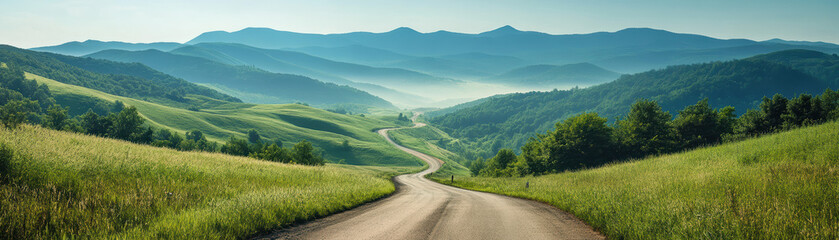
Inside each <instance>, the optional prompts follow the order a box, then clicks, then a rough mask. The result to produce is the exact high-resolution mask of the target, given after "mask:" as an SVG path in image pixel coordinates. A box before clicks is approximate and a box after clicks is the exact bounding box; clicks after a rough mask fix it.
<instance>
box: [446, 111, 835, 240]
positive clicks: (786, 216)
mask: <svg viewBox="0 0 839 240" xmlns="http://www.w3.org/2000/svg"><path fill="white" fill-rule="evenodd" d="M837 136H839V122H831V123H826V124H823V125H820V126H815V127H808V128H801V129H797V130H793V131H789V132H784V133H779V134H774V135H769V136H765V137H761V138H756V139H751V140H747V141H742V142H737V143H731V144H725V145H720V146H714V147H707V148H702V149H697V150H694V151H689V152H684V153H679V154H672V155H664V156H660V157H653V158H648V159H644V160H638V161H634V162H629V163H621V164H614V165H610V166H606V167H601V168H596V169H590V170H583V171H577V172H565V173H560V174H552V175H545V176H539V177H523V178H473V177H461V178H459V179H457V178H456V181H455V184H456V185H457V186H460V187H464V188H469V189H475V190H480V191H488V192H495V193H501V194H505V195H511V196H517V197H523V198H529V199H534V200H538V201H544V202H547V203H549V204H552V205H554V206H556V207H558V208H560V209H563V210H566V211H569V212H571V213H573V214H574V215H575V216H577V217H579V218H581V219H582V220H584V221H586V222H587V223H589V224H591V225H592V226H594V227H595V228H597V229H598V230H600V232H602V233H604V234H605V235H606V236H607V237H609V238H614V239H796V238H802V239H836V238H837V237H839V228H837V227H836V226H837V224H836V223H837V222H839V174H837V173H839V171H837V170H839V168H838V167H839V138H837ZM436 180H438V181H439V182H441V183H448V181H446V180H447V179H446V178H441V179H436ZM528 183H529V185H530V187H529V188H525V185H526V184H528Z"/></svg>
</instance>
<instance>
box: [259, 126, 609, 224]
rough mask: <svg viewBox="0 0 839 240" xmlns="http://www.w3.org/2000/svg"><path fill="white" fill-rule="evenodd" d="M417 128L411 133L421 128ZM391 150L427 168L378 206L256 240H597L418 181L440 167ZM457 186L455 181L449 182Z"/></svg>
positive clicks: (563, 217)
mask: <svg viewBox="0 0 839 240" xmlns="http://www.w3.org/2000/svg"><path fill="white" fill-rule="evenodd" d="M422 126H424V124H422V123H417V124H415V126H414V127H422ZM389 130H392V129H382V130H379V134H381V135H382V136H384V137H385V138H386V139H387V140H388V141H389V142H390V143H391V144H393V145H396V147H398V148H399V149H401V150H402V151H405V152H408V153H410V154H412V155H414V156H417V157H419V158H421V159H422V160H423V161H425V162H427V163H428V164H429V168H428V169H427V170H425V171H422V172H420V173H415V174H406V175H400V176H397V177H396V178H395V181H396V184H397V192H396V193H395V194H394V195H392V196H390V197H388V198H385V199H383V200H380V201H376V202H374V203H370V204H366V205H363V206H361V207H358V208H356V209H353V210H350V211H347V212H343V213H339V214H335V215H332V216H329V217H326V218H323V219H319V220H316V221H313V222H310V223H307V224H304V225H300V226H296V227H292V228H290V229H285V230H281V231H278V232H275V233H272V234H271V235H269V236H264V237H260V238H268V239H603V236H602V235H600V234H599V233H597V232H595V231H594V230H592V229H591V227H589V226H587V225H586V224H585V223H583V222H581V221H580V220H578V219H577V218H575V217H574V216H572V215H571V214H568V213H565V212H563V211H560V210H558V209H556V208H554V207H552V206H550V205H547V204H544V203H539V202H535V201H529V200H524V199H518V198H511V197H506V196H501V195H496V194H491V193H483V192H475V191H470V190H464V189H460V188H455V187H450V186H446V185H443V184H439V183H436V182H433V181H431V180H428V179H426V178H424V177H423V176H424V175H426V174H428V173H431V172H434V171H435V170H437V169H439V168H440V165H441V161H440V160H438V159H436V158H434V157H431V156H428V155H425V154H422V153H420V152H417V151H414V150H412V149H408V148H405V147H403V146H399V145H398V144H396V143H394V142H393V141H392V140H391V139H390V138H389V137H388V136H387V132H388V131H389ZM455 181H457V179H455Z"/></svg>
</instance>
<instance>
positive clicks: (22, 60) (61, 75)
mask: <svg viewBox="0 0 839 240" xmlns="http://www.w3.org/2000/svg"><path fill="white" fill-rule="evenodd" d="M0 62H6V63H9V64H12V65H14V66H15V67H17V68H20V69H22V70H24V71H27V72H30V73H33V74H38V75H41V76H44V77H48V78H51V79H55V80H57V81H60V82H63V83H68V84H73V85H78V86H83V87H86V88H91V89H96V90H99V91H103V92H106V93H110V94H114V95H119V96H125V97H131V98H138V99H147V100H148V101H151V102H156V103H161V104H165V105H169V106H178V107H184V108H185V107H187V106H193V105H203V104H206V103H208V102H213V101H232V102H239V99H236V98H234V97H231V96H229V95H225V94H222V93H219V92H217V91H215V90H212V89H210V88H207V87H203V86H198V85H196V84H194V83H190V82H187V81H185V80H183V79H179V78H175V77H172V76H169V75H166V74H163V73H161V72H158V71H155V70H153V69H150V68H148V67H146V66H143V65H140V64H126V63H117V62H112V61H104V60H97V59H90V58H78V57H70V56H63V55H57V54H52V53H41V52H35V51H30V50H24V49H19V48H14V47H11V46H6V45H0ZM85 110H87V109H83V110H81V111H85Z"/></svg>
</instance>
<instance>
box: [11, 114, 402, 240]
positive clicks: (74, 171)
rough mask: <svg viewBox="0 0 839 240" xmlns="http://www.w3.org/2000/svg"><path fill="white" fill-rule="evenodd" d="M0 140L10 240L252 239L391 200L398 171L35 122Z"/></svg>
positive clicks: (12, 131) (13, 131)
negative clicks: (304, 162)
mask: <svg viewBox="0 0 839 240" xmlns="http://www.w3.org/2000/svg"><path fill="white" fill-rule="evenodd" d="M0 146H2V147H0V149H3V150H0V152H2V154H0V163H2V164H0V166H3V168H2V171H0V239H5V238H10V237H12V236H14V237H16V238H25V239H48V238H64V237H71V236H72V237H76V238H128V239H152V238H153V239H232V238H246V237H249V236H253V235H254V234H257V233H260V232H264V231H267V230H271V229H276V228H279V227H281V226H286V225H289V224H292V223H295V222H299V221H303V220H307V219H313V218H316V217H322V216H325V215H327V214H329V213H334V212H337V211H342V210H345V209H348V208H350V207H352V206H355V205H358V204H361V203H363V202H367V201H371V200H373V199H377V198H380V197H382V196H385V195H387V194H389V193H390V192H393V190H394V187H393V185H392V184H391V183H390V181H388V178H389V176H392V175H395V174H397V172H395V170H392V169H388V168H360V167H352V168H347V167H340V166H333V165H327V166H323V167H307V166H301V165H289V164H280V163H273V162H267V161H260V160H254V159H250V158H243V157H233V156H229V155H223V154H215V153H199V152H178V151H174V150H171V149H164V148H155V147H151V146H146V145H136V144H131V143H128V142H123V141H118V140H113V139H105V138H97V137H93V136H85V135H79V134H74V133H68V132H59V131H53V130H48V129H43V128H40V127H33V126H28V125H27V126H23V127H22V128H19V129H17V130H8V129H6V128H0ZM8 149H10V150H11V151H12V152H13V154H12V155H11V156H10V154H8V153H9V152H8V151H5V150H8Z"/></svg>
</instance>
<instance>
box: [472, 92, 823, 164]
mask: <svg viewBox="0 0 839 240" xmlns="http://www.w3.org/2000/svg"><path fill="white" fill-rule="evenodd" d="M734 110H735V109H734V107H731V106H727V107H724V108H721V109H713V108H711V106H710V105H709V104H708V99H704V100H701V101H699V102H697V103H696V104H694V105H690V106H687V107H685V108H684V109H682V110H680V111H679V113H678V115H677V116H676V117H675V118H672V115H671V114H670V113H669V112H667V111H664V110H662V108H661V106H659V105H658V103H657V102H655V101H650V100H647V99H640V100H637V101H636V102H635V103H633V104H632V106H631V107H630V111H629V113H628V114H627V115H626V116H624V117H622V118H620V119H618V120H617V121H615V123H614V124H608V120H607V119H606V118H604V117H601V116H600V115H598V114H597V113H593V112H589V113H582V114H578V115H575V116H573V117H570V118H568V119H566V120H564V121H560V122H557V123H556V124H555V125H554V129H553V130H551V131H548V132H547V133H545V134H537V135H536V136H535V137H531V138H530V139H529V140H528V141H527V143H525V144H524V146H522V147H521V154H520V155H516V154H515V152H514V151H513V150H512V149H501V150H499V151H498V153H497V154H496V155H495V156H494V157H492V158H489V159H486V160H484V159H481V158H478V159H476V160H474V161H472V162H471V163H470V164H469V168H470V170H471V172H472V174H473V175H478V176H490V177H502V176H523V175H529V174H533V175H541V174H548V173H556V172H562V171H566V170H574V169H580V168H588V167H596V166H600V165H603V164H606V163H610V162H615V161H621V160H626V159H632V158H642V157H646V156H651V155H658V154H666V153H672V152H678V151H684V150H687V149H692V148H696V147H701V146H707V145H712V144H717V143H720V142H730V141H736V140H741V139H744V138H748V137H754V136H758V135H762V134H767V133H774V132H779V131H785V130H789V129H793V128H798V127H802V126H808V125H814V124H820V123H823V122H826V121H832V120H837V119H839V92H837V91H833V90H831V89H827V90H825V91H824V93H823V94H822V95H816V96H813V95H809V94H801V95H799V96H798V97H795V98H792V99H787V98H785V97H784V96H782V95H780V94H776V95H774V96H772V98H768V97H764V98H763V99H762V100H761V103H760V105H759V108H758V109H750V110H748V111H747V112H746V113H745V114H743V115H741V116H740V117H739V118H738V117H737V116H736V115H735V114H734Z"/></svg>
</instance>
